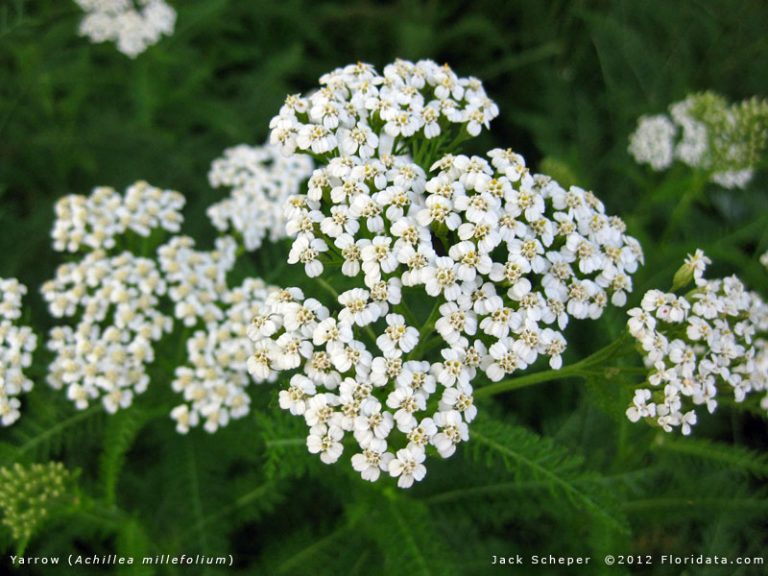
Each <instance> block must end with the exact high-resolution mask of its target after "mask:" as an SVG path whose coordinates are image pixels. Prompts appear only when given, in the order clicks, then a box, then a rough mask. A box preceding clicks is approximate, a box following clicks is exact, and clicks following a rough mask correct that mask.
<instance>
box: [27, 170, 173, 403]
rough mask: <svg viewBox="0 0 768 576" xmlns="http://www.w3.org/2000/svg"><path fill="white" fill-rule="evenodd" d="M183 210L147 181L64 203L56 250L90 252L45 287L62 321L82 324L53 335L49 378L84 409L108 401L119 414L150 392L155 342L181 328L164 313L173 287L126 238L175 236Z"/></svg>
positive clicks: (58, 220) (58, 208) (168, 193)
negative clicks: (124, 243) (125, 245)
mask: <svg viewBox="0 0 768 576" xmlns="http://www.w3.org/2000/svg"><path fill="white" fill-rule="evenodd" d="M183 206H184V197H183V196H182V195H181V194H179V193H178V192H173V191H168V190H161V189H159V188H155V187H153V186H151V185H149V184H147V183H146V182H138V183H136V184H134V185H133V186H131V187H129V188H128V190H127V191H126V193H125V194H124V195H121V194H119V193H117V192H115V191H114V190H112V189H111V188H105V187H103V188H96V189H95V190H94V191H93V192H92V193H91V194H90V195H89V196H87V197H86V196H79V195H71V196H66V197H64V198H62V199H61V200H60V201H59V202H58V203H57V205H56V216H57V218H56V221H55V222H54V226H53V239H54V249H55V250H58V251H62V252H64V251H66V252H76V251H78V250H80V249H84V250H85V251H86V252H85V254H84V256H83V258H82V259H81V260H79V261H74V262H69V263H66V264H62V265H61V266H59V268H58V269H57V271H56V275H55V277H54V278H53V279H52V280H49V281H48V282H46V283H45V284H43V286H42V289H41V291H42V293H43V297H44V298H45V300H46V301H47V302H48V308H49V310H50V313H51V315H52V316H53V317H54V318H63V319H73V320H74V322H73V323H71V324H67V325H62V326H57V327H55V328H53V329H52V330H51V332H50V336H49V340H48V344H47V347H48V349H49V350H51V351H52V352H53V353H54V359H53V361H52V363H51V365H50V367H49V371H48V376H47V380H48V383H49V384H50V385H51V386H52V387H53V388H56V389H62V388H66V390H67V397H68V398H69V399H70V400H71V401H72V402H74V404H75V406H76V407H77V408H78V409H85V408H87V407H88V406H89V405H90V404H91V402H93V401H98V400H100V401H101V402H102V404H103V405H104V408H105V410H106V411H107V412H110V413H114V412H116V411H117V410H119V409H121V408H126V407H128V406H130V405H131V404H132V402H133V398H134V397H135V396H136V395H137V394H141V393H142V392H144V391H145V390H146V388H147V385H148V384H149V375H148V374H147V366H148V365H149V364H151V363H152V362H153V361H154V359H155V345H156V343H157V342H158V341H159V340H160V338H161V337H162V336H163V335H164V334H166V333H169V332H170V331H171V329H172V325H173V319H172V318H171V317H170V316H168V315H165V314H163V313H161V312H160V311H159V307H160V303H161V299H162V298H163V297H164V296H165V295H166V292H167V288H168V284H167V282H166V280H165V278H164V277H163V274H162V272H161V270H160V268H159V266H158V265H157V262H156V261H155V260H153V259H151V258H145V257H140V256H136V255H135V254H133V253H132V252H130V251H127V250H125V251H119V250H118V249H117V247H118V244H119V241H120V240H122V239H123V238H124V237H125V234H126V233H133V234H137V235H138V236H140V237H144V238H149V237H151V236H152V234H153V233H154V232H156V231H172V232H175V231H176V230H178V229H179V227H180V225H181V222H182V216H181V209H182V208H183Z"/></svg>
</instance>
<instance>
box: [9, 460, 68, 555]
mask: <svg viewBox="0 0 768 576" xmlns="http://www.w3.org/2000/svg"><path fill="white" fill-rule="evenodd" d="M73 480H74V474H72V472H70V471H69V470H67V469H66V468H64V465H63V464H62V463H61V462H46V463H45V464H30V465H23V464H19V463H16V464H14V465H13V466H10V467H4V468H0V510H2V512H3V519H2V523H3V525H4V526H5V527H6V528H8V529H9V530H10V531H11V535H12V537H13V539H14V540H16V541H17V542H26V541H28V540H29V539H30V538H31V537H32V535H33V534H34V533H35V531H36V530H37V529H38V528H39V526H40V525H41V524H42V523H43V522H45V520H46V519H47V518H48V516H49V514H50V511H51V510H52V509H53V508H55V507H56V506H58V505H61V504H63V503H64V502H65V500H66V499H67V498H68V497H70V498H71V495H70V490H71V484H72V482H73Z"/></svg>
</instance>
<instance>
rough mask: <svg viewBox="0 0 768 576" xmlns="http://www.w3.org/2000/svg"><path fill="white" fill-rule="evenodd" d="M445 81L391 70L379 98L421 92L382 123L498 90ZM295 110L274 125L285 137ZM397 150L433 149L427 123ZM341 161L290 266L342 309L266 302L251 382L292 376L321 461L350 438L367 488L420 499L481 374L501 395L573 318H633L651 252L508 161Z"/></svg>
mask: <svg viewBox="0 0 768 576" xmlns="http://www.w3.org/2000/svg"><path fill="white" fill-rule="evenodd" d="M396 70H400V71H401V72H400V73H398V74H396V75H395V76H391V75H392V74H393V73H394V71H396ZM439 70H444V69H443V68H440V67H434V65H431V64H425V63H419V64H417V65H412V64H409V63H402V62H398V63H396V64H395V65H392V67H387V68H386V69H385V78H389V81H385V82H383V83H381V86H380V89H379V90H376V91H374V92H375V94H376V96H375V98H377V99H379V100H381V99H382V98H383V96H382V92H385V89H389V88H390V87H391V86H395V87H398V86H401V85H402V86H403V87H408V86H411V87H412V88H414V89H413V90H411V89H407V90H406V89H405V88H403V90H404V92H403V93H402V94H400V95H399V96H398V97H396V98H394V97H393V98H392V102H394V104H392V102H389V101H388V100H387V101H386V102H389V104H387V105H382V104H381V102H379V103H378V104H376V106H374V107H373V108H372V109H375V110H386V109H388V106H389V105H395V104H397V103H398V102H401V101H408V100H407V97H410V98H411V99H413V98H416V96H417V95H421V96H423V94H422V92H423V91H424V90H428V91H429V93H430V94H432V96H433V97H435V98H438V99H440V98H461V97H465V98H475V97H480V96H479V95H481V94H484V92H483V91H482V86H481V85H480V84H479V82H477V81H471V82H468V83H466V84H465V83H463V82H462V81H460V80H459V81H457V80H456V79H454V78H453V77H452V76H445V77H443V76H439V78H441V80H440V81H437V80H436V78H438V76H437V75H438V74H439V72H438V71H439ZM358 76H361V78H358ZM390 76H391V77H390ZM422 76H423V77H422ZM337 77H340V78H341V79H342V81H340V83H339V84H338V85H337V83H336V81H332V80H333V79H334V78H337ZM325 78H326V80H327V82H328V83H329V86H333V87H334V89H333V90H331V91H330V92H329V93H328V94H329V96H330V95H332V94H334V93H337V94H338V95H341V97H343V98H345V99H349V100H350V102H351V103H355V102H357V101H358V100H361V99H362V100H365V97H367V96H369V92H370V90H373V89H374V87H375V86H377V85H378V84H377V82H379V81H377V80H376V78H378V76H376V75H375V74H374V73H373V72H372V70H371V69H370V68H369V67H366V66H364V65H358V66H353V67H348V68H346V69H344V70H343V71H341V72H339V71H337V72H336V73H334V74H332V75H330V76H329V77H325ZM398 78H400V80H398ZM363 79H367V80H363ZM353 80H354V81H355V82H360V86H358V84H352V85H350V83H352V82H353ZM401 81H402V82H401ZM366 82H368V83H370V84H371V85H370V86H368V84H366ZM470 86H471V89H470ZM324 90H325V89H321V91H320V92H318V94H320V93H324ZM328 90H330V88H328ZM358 90H360V91H364V92H361V93H358ZM387 93H388V92H387ZM482 97H483V98H485V96H482ZM377 101H378V100H377ZM416 101H418V102H421V99H419V98H416ZM306 105H307V106H310V103H306ZM301 108H304V105H302V106H301ZM346 108H349V107H345V108H342V109H345V110H346ZM286 114H289V113H288V112H287V111H286V109H285V108H284V109H283V110H282V111H281V114H280V116H278V117H277V118H276V119H275V120H273V133H272V136H273V139H276V140H277V141H281V138H282V136H283V133H282V132H281V130H283V128H285V124H284V123H283V122H282V121H281V120H280V119H281V118H283V117H284V116H285V115H286ZM382 114H383V112H382ZM371 118H373V119H374V120H376V119H377V118H378V116H375V117H374V116H372V117H369V118H368V120H371ZM382 120H383V117H382ZM315 121H316V122H320V120H319V119H315ZM356 121H359V118H358V120H356ZM377 121H378V120H377ZM378 122H379V125H380V126H386V123H384V124H382V123H381V121H378ZM449 123H450V121H448V120H446V121H445V122H444V127H446V126H448V124H449ZM374 124H375V122H374ZM405 124H407V122H405V121H404V125H405ZM313 125H315V126H318V125H321V126H322V123H320V124H313ZM465 128H466V129H467V130H469V128H468V127H465ZM330 129H331V128H329V130H330ZM334 129H335V128H334ZM301 130H302V128H299V131H301ZM419 130H424V131H423V132H420V131H419ZM470 133H471V132H470ZM384 134H386V129H384ZM378 136H379V138H381V137H383V136H382V134H378ZM393 137H394V138H399V139H401V141H402V144H403V150H405V151H409V152H412V153H414V155H418V154H419V153H420V152H419V151H420V150H421V148H420V145H421V143H423V142H425V141H427V140H428V139H429V136H428V135H427V132H426V127H425V126H421V127H420V128H415V129H414V130H413V131H410V129H409V131H408V132H407V133H406V132H401V133H398V134H396V135H394V136H393ZM297 146H298V147H299V148H301V145H300V144H298V140H297ZM395 149H396V150H399V148H397V147H396V148H395ZM286 150H287V151H289V152H290V151H291V150H293V148H292V147H291V146H288V145H286ZM387 150H389V148H387ZM337 151H338V155H337V154H336V153H334V157H333V158H327V165H326V166H323V167H320V168H318V169H316V170H315V171H314V173H313V174H312V177H311V178H310V179H309V182H308V185H307V189H306V193H302V194H297V195H294V196H292V197H291V198H289V199H288V201H287V202H286V204H285V210H286V217H287V229H288V231H289V233H290V235H291V236H292V237H293V238H294V240H293V249H292V251H291V255H290V257H289V262H292V263H294V262H295V263H301V264H303V265H304V267H305V272H306V274H307V276H308V277H310V278H314V277H320V276H322V278H323V281H322V282H321V283H318V286H319V285H321V284H322V283H325V284H326V285H328V284H331V285H332V287H333V288H334V290H333V299H332V301H327V300H326V301H324V302H323V303H321V302H319V301H318V300H316V299H315V298H314V297H312V296H315V295H314V294H312V295H310V294H307V295H305V293H304V291H302V290H299V289H298V288H293V289H287V290H282V291H280V292H277V293H275V294H274V295H273V296H272V297H271V298H268V299H267V304H268V308H267V309H266V311H265V313H263V314H262V315H261V316H260V317H259V319H258V325H259V327H258V328H254V329H253V330H252V331H251V337H252V338H253V340H254V342H255V346H256V353H255V354H254V355H253V356H252V357H251V360H250V361H249V362H250V364H249V368H250V370H251V373H252V374H253V375H255V376H256V378H257V379H259V380H270V379H274V378H276V377H277V374H278V373H280V372H285V371H289V372H291V373H292V375H291V377H290V379H289V385H288V389H286V390H283V391H282V392H281V393H280V405H281V407H282V408H284V409H286V410H289V411H290V412H291V413H292V414H294V415H296V416H300V417H303V418H304V419H305V421H306V424H307V426H308V429H309V436H308V439H307V446H308V449H309V451H310V452H312V453H316V454H318V455H319V456H320V458H321V460H322V461H323V462H326V463H333V462H336V461H338V460H339V458H340V457H341V455H342V453H343V450H344V446H345V445H344V439H345V438H348V437H352V438H353V439H354V444H355V445H356V448H355V450H356V453H354V454H353V456H352V465H353V467H354V468H355V470H357V471H359V472H360V473H361V475H362V476H363V478H365V479H366V480H371V481H373V480H377V479H378V478H379V477H380V476H381V474H382V473H384V474H387V473H388V474H389V475H390V476H391V477H393V478H397V483H398V485H399V486H401V487H404V488H405V487H409V486H411V485H412V484H413V482H415V481H419V480H421V479H422V478H424V477H425V474H426V467H425V464H424V462H425V458H426V456H427V454H428V453H430V452H431V453H436V454H438V455H440V456H441V457H443V458H447V457H450V456H451V455H452V454H453V453H454V452H455V450H456V446H457V445H458V444H460V443H461V442H464V441H466V440H468V438H469V426H468V425H469V424H470V423H471V422H472V420H473V419H474V418H475V416H476V414H477V409H476V408H475V406H474V402H473V390H474V389H473V382H474V381H475V379H476V378H478V377H481V378H483V379H490V380H492V381H498V380H501V379H502V378H505V377H507V376H508V375H511V374H514V373H516V372H518V371H520V370H524V369H525V368H527V367H528V366H530V365H532V364H534V363H536V362H537V360H538V359H539V358H546V359H548V361H549V363H550V366H552V367H553V368H559V367H560V365H561V362H562V360H561V354H562V353H563V351H564V350H565V348H566V341H565V338H564V336H563V335H562V333H561V330H562V329H564V328H565V326H566V324H567V323H568V321H569V318H570V317H574V318H597V317H599V316H600V315H601V314H602V312H603V310H604V309H605V307H606V306H607V305H608V303H609V302H611V301H612V302H613V303H614V304H618V305H622V304H623V303H624V301H625V299H626V293H627V292H628V291H630V290H631V288H632V282H631V275H632V273H634V272H635V270H636V269H637V267H638V265H639V264H640V263H641V262H642V252H641V250H640V247H639V244H638V243H637V241H636V240H635V239H634V238H632V237H630V236H628V235H627V234H626V231H625V226H624V223H623V222H622V221H621V220H620V219H619V218H617V217H613V216H608V215H607V214H605V210H604V207H603V204H602V202H600V200H599V199H598V198H597V197H596V196H595V195H594V194H592V193H591V192H588V191H585V190H582V189H580V188H576V187H572V188H570V189H568V190H565V189H563V188H562V187H561V186H560V185H559V184H558V183H557V182H555V181H554V180H552V179H551V178H548V177H546V176H543V175H535V174H532V173H531V172H530V170H529V169H528V168H527V167H526V165H525V161H524V159H523V158H522V156H520V155H518V154H515V153H514V152H512V151H510V150H501V149H496V150H492V151H491V152H489V153H488V157H487V158H486V157H479V156H465V155H461V154H457V155H454V154H447V155H438V156H437V157H436V158H434V159H430V158H428V157H426V156H424V157H423V158H422V162H424V161H425V160H426V161H427V162H425V164H426V165H424V166H422V165H421V164H419V163H418V162H415V161H414V158H412V157H409V156H403V155H398V154H390V153H389V151H387V152H384V151H382V149H381V148H379V150H378V151H377V150H376V149H375V148H373V149H372V151H371V153H370V154H368V153H365V154H363V155H362V156H361V155H360V154H359V149H358V150H356V151H354V152H352V151H351V149H350V151H347V152H345V150H343V149H341V148H337ZM355 152H357V153H355ZM315 153H316V154H325V152H317V151H315ZM335 288H339V290H338V292H337V291H336V290H335ZM429 307H431V308H432V312H431V313H430V312H429Z"/></svg>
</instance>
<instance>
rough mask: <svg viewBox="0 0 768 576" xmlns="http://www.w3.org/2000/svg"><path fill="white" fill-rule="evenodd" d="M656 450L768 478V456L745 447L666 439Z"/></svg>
mask: <svg viewBox="0 0 768 576" xmlns="http://www.w3.org/2000/svg"><path fill="white" fill-rule="evenodd" d="M655 448H656V449H657V450H658V451H661V452H665V453H668V454H672V455H674V456H676V457H679V456H683V457H688V458H693V459H695V460H697V461H700V462H705V463H708V464H710V465H713V466H716V467H721V468H727V469H728V470H729V471H734V472H741V473H747V474H752V475H754V476H757V477H758V478H768V455H767V454H763V453H760V452H755V451H754V450H750V449H749V448H744V447H743V446H738V445H735V444H724V443H722V442H714V441H711V440H705V439H694V438H667V437H664V438H662V441H661V442H659V443H657V444H656V445H655Z"/></svg>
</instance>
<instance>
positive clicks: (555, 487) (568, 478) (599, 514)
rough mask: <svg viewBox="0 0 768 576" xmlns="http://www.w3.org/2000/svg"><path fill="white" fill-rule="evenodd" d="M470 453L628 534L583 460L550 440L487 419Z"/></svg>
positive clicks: (480, 424)
mask: <svg viewBox="0 0 768 576" xmlns="http://www.w3.org/2000/svg"><path fill="white" fill-rule="evenodd" d="M467 452H468V453H469V455H470V456H471V457H472V458H474V459H475V460H477V461H482V462H484V463H485V464H487V465H489V466H494V465H495V464H496V463H498V462H499V461H500V462H501V463H503V465H504V467H505V468H506V469H507V470H508V471H509V472H511V473H512V474H513V475H514V478H515V480H516V481H520V482H525V481H531V480H533V481H540V482H543V483H544V484H545V485H546V487H547V489H548V490H549V492H550V493H551V494H553V495H558V496H562V497H564V498H565V499H567V500H568V501H569V502H571V503H572V504H573V505H575V506H577V507H578V508H580V509H583V510H585V511H586V512H588V513H589V514H590V515H591V516H592V517H593V518H595V519H597V520H600V521H602V522H605V523H607V524H608V525H610V526H612V527H613V528H614V529H615V530H618V531H621V532H626V531H627V524H626V520H625V518H624V517H623V516H622V515H621V514H620V513H619V512H618V511H617V510H616V508H614V507H613V506H612V505H611V504H610V503H609V502H608V501H607V499H605V498H603V497H601V496H600V495H599V492H598V490H596V489H593V488H594V487H593V486H590V484H591V483H590V479H591V478H590V476H589V475H588V474H585V473H584V472H583V471H582V465H583V461H582V459H581V458H579V457H577V456H574V455H572V454H570V453H569V452H567V451H566V450H565V449H564V448H562V447H560V446H558V445H556V444H555V443H554V442H552V441H551V440H549V439H547V438H543V437H541V436H538V435H537V434H534V433H533V432H531V431H529V430H526V429H525V428H522V427H520V426H510V425H507V424H503V423H501V422H498V421H493V420H488V419H485V420H484V421H479V422H475V423H474V424H473V427H472V438H471V440H470V442H468V443H467ZM537 488H538V487H537Z"/></svg>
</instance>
